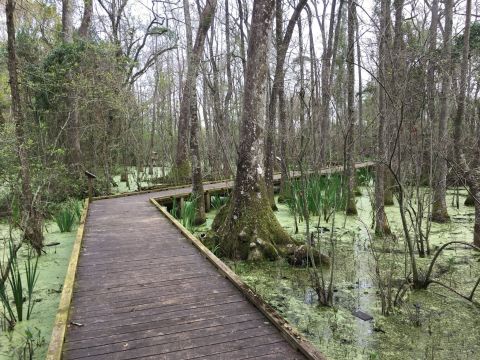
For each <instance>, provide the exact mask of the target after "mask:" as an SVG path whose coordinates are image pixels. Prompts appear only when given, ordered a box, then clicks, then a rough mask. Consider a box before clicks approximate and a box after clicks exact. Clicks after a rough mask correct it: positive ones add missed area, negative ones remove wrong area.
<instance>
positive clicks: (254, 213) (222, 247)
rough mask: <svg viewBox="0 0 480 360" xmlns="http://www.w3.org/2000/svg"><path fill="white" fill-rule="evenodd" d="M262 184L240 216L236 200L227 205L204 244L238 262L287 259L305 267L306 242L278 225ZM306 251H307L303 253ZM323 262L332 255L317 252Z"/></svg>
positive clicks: (252, 194) (244, 206) (220, 212)
mask: <svg viewBox="0 0 480 360" xmlns="http://www.w3.org/2000/svg"><path fill="white" fill-rule="evenodd" d="M262 190H264V189H263V188H262V185H261V184H260V185H259V188H258V189H257V192H252V193H251V194H250V195H249V197H248V198H249V201H245V202H243V206H242V209H241V211H240V212H239V213H237V214H234V213H233V205H232V203H233V201H234V200H233V199H232V200H231V201H229V202H228V203H227V204H226V205H224V206H223V207H222V208H221V209H220V211H219V213H218V214H217V216H216V217H215V219H214V221H213V224H212V231H211V232H210V233H209V234H208V236H207V237H206V239H205V240H204V242H206V243H208V245H209V246H211V247H214V248H217V249H218V251H219V252H220V254H221V255H222V256H225V257H227V258H230V259H235V260H253V261H259V260H277V259H278V258H280V257H282V258H286V259H288V260H289V262H291V263H292V264H295V265H298V266H302V265H304V264H305V263H306V262H307V258H308V252H307V251H306V250H305V249H304V247H305V245H304V243H303V242H302V241H298V240H295V239H293V238H292V237H291V236H290V235H289V234H288V233H287V232H286V231H285V229H283V227H282V226H281V225H280V223H279V222H278V220H277V218H276V217H275V214H274V212H273V211H272V209H271V204H270V201H269V200H268V198H267V197H266V196H262ZM302 249H303V250H305V251H302ZM315 257H316V259H317V260H318V261H319V263H320V262H321V263H323V264H327V263H328V262H329V258H328V256H325V255H322V254H320V253H319V252H316V253H315Z"/></svg>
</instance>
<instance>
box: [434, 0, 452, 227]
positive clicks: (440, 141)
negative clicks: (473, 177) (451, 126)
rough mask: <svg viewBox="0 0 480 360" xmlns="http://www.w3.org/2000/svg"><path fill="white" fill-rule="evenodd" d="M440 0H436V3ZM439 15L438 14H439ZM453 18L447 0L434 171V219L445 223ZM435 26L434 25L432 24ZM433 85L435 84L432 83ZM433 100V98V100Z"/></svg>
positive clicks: (446, 218)
mask: <svg viewBox="0 0 480 360" xmlns="http://www.w3.org/2000/svg"><path fill="white" fill-rule="evenodd" d="M435 3H437V7H438V0H434V3H433V4H435ZM434 8H435V7H434V6H433V7H432V23H433V22H434V15H433V14H434V11H433V10H434ZM437 17H438V15H437ZM452 19H453V0H445V30H444V34H443V56H444V58H443V64H442V65H443V66H442V90H441V93H440V114H439V119H438V138H437V143H436V146H437V149H438V151H437V155H436V158H435V168H434V173H433V177H434V179H433V206H432V221H435V222H439V223H444V222H447V221H448V220H449V219H450V217H449V216H448V211H447V202H446V194H447V171H448V166H447V159H446V157H447V144H448V132H447V122H448V115H449V101H450V99H449V97H450V87H451V68H452V64H451V61H452V60H451V57H452V55H451V54H452V44H451V42H452ZM437 21H438V19H437ZM432 26H433V25H432ZM436 34H437V31H436V28H435V31H431V34H430V36H436ZM432 86H434V85H433V84H432ZM432 101H433V100H432Z"/></svg>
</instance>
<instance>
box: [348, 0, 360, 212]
mask: <svg viewBox="0 0 480 360" xmlns="http://www.w3.org/2000/svg"><path fill="white" fill-rule="evenodd" d="M347 22H348V34H347V133H346V137H345V183H346V187H347V189H346V190H347V207H346V214H347V215H357V206H356V204H355V160H354V151H355V138H354V127H355V64H354V62H355V57H354V56H355V41H354V36H355V3H354V2H353V0H348V21H347Z"/></svg>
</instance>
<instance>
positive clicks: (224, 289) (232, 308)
mask: <svg viewBox="0 0 480 360" xmlns="http://www.w3.org/2000/svg"><path fill="white" fill-rule="evenodd" d="M181 191H182V190H176V191H171V193H172V195H174V194H175V193H181ZM161 195H165V194H164V193H162V194H161ZM152 196H155V194H145V195H137V196H129V197H122V198H116V199H108V200H101V201H95V202H93V203H92V204H91V207H90V211H89V215H88V218H87V225H86V227H85V234H84V240H83V250H82V253H81V257H80V262H79V266H78V269H77V277H76V285H75V289H74V297H73V300H72V307H71V312H70V324H71V325H70V327H69V329H68V331H67V337H66V342H65V345H64V353H63V358H64V359H82V358H88V359H250V358H257V359H304V357H303V356H302V355H301V354H300V353H298V352H297V351H296V350H294V349H293V348H292V347H290V345H289V344H288V343H287V342H286V340H285V339H284V338H283V337H282V336H281V334H280V332H279V331H278V330H277V329H276V328H275V327H274V326H273V325H272V324H271V323H270V322H269V321H268V320H267V319H266V318H265V317H264V316H263V315H262V314H261V313H260V312H259V311H258V309H257V308H255V307H254V306H253V305H252V304H251V303H250V302H248V300H246V299H245V297H244V295H243V294H242V293H241V292H240V291H239V290H238V289H237V288H236V287H234V286H233V285H232V284H231V283H230V282H229V281H228V280H227V279H226V278H224V277H223V276H222V275H220V273H218V272H217V270H216V269H215V267H214V266H213V265H212V264H211V263H210V262H209V261H208V260H206V259H205V258H204V257H203V256H202V255H201V253H200V252H199V251H198V250H197V249H196V248H195V247H194V246H193V245H192V244H191V243H190V242H189V241H188V240H187V239H186V238H185V237H184V236H183V235H182V234H181V233H180V231H179V230H178V229H177V228H176V227H175V226H174V225H172V224H171V222H169V221H168V220H167V219H166V218H164V217H163V216H162V215H161V214H160V213H159V212H158V210H157V209H156V208H155V207H154V206H152V205H151V204H150V202H149V201H148V200H149V198H150V197H152ZM75 324H77V325H75Z"/></svg>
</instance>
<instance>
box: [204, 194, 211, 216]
mask: <svg viewBox="0 0 480 360" xmlns="http://www.w3.org/2000/svg"><path fill="white" fill-rule="evenodd" d="M204 197H205V212H209V211H210V193H209V192H208V191H205V195H204Z"/></svg>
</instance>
